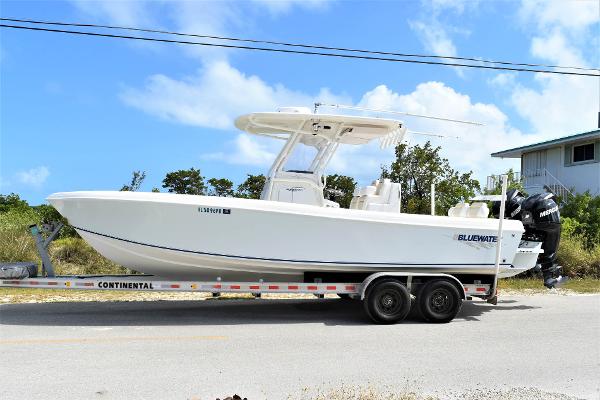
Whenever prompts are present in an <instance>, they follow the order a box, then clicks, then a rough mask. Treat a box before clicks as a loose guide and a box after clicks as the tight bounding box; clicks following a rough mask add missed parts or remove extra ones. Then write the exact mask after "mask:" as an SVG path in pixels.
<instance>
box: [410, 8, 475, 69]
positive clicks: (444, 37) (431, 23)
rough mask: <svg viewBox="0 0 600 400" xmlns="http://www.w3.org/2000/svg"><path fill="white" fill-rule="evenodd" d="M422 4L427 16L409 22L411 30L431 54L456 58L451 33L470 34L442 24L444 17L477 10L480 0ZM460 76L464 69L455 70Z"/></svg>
mask: <svg viewBox="0 0 600 400" xmlns="http://www.w3.org/2000/svg"><path fill="white" fill-rule="evenodd" d="M421 4H422V6H423V8H424V10H425V13H426V16H424V17H422V18H420V19H417V20H414V21H409V26H410V28H411V29H412V30H413V31H414V32H415V33H416V34H417V37H418V38H419V40H420V41H421V43H422V44H423V46H424V47H425V50H427V52H429V53H433V55H436V56H447V57H456V56H457V55H458V54H457V53H458V52H457V49H456V45H455V44H454V41H453V40H452V37H451V35H450V33H460V34H463V35H468V34H470V32H469V31H468V30H466V29H464V28H458V27H456V26H452V25H449V24H446V23H442V21H441V19H442V16H443V15H447V14H448V13H449V12H452V13H454V14H456V15H462V14H463V13H464V11H465V10H466V9H467V8H469V9H475V8H477V7H478V5H479V1H478V0H422V1H421ZM454 70H455V71H456V73H457V74H458V75H459V76H463V74H464V69H463V68H458V67H457V68H454Z"/></svg>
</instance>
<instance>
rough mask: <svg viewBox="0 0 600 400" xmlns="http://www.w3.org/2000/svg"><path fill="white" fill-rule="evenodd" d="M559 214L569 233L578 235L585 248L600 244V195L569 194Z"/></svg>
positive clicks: (586, 193) (587, 193)
mask: <svg viewBox="0 0 600 400" xmlns="http://www.w3.org/2000/svg"><path fill="white" fill-rule="evenodd" d="M560 215H561V217H562V218H563V224H566V225H567V227H566V229H567V230H569V234H570V235H578V236H579V237H580V239H581V240H582V241H583V245H584V246H585V247H586V248H588V249H592V248H593V247H595V246H598V245H600V196H592V195H591V194H590V193H589V192H585V193H581V194H577V195H574V196H570V197H569V201H568V202H567V203H565V204H564V205H563V206H562V208H561V210H560ZM563 229H565V226H563Z"/></svg>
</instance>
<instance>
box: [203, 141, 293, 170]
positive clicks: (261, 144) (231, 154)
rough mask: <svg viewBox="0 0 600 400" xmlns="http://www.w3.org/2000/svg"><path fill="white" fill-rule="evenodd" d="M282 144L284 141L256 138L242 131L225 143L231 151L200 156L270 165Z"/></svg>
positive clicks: (263, 165)
mask: <svg viewBox="0 0 600 400" xmlns="http://www.w3.org/2000/svg"><path fill="white" fill-rule="evenodd" d="M281 144H282V142H280V141H278V140H273V139H263V138H254V137H251V136H249V135H247V134H244V133H241V134H239V135H238V136H237V137H236V139H235V140H234V141H231V142H229V143H226V144H225V147H227V148H231V150H230V151H227V152H217V153H209V154H203V155H202V156H201V157H200V158H201V159H203V160H217V161H223V162H226V163H228V164H241V165H254V166H259V167H268V166H270V165H271V163H272V162H273V160H274V159H275V156H277V152H278V151H279V150H280V149H279V148H278V147H281ZM277 145H279V146H277Z"/></svg>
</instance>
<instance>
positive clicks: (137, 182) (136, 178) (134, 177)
mask: <svg viewBox="0 0 600 400" xmlns="http://www.w3.org/2000/svg"><path fill="white" fill-rule="evenodd" d="M144 179H146V171H133V173H132V174H131V183H130V184H129V185H123V187H122V188H121V192H136V191H138V190H139V188H140V186H142V183H143V182H144Z"/></svg>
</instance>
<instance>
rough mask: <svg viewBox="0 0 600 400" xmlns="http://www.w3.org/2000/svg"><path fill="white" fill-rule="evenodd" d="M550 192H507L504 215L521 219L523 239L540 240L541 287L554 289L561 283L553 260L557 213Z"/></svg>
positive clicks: (497, 209) (497, 211)
mask: <svg viewBox="0 0 600 400" xmlns="http://www.w3.org/2000/svg"><path fill="white" fill-rule="evenodd" d="M553 197H554V194H552V193H540V194H534V195H531V196H529V197H525V196H523V195H522V194H521V193H520V192H519V191H518V190H516V189H512V190H509V191H508V192H507V193H506V211H505V217H506V218H509V219H516V220H520V221H521V222H523V226H524V227H525V233H524V234H523V240H531V241H536V242H542V248H543V249H544V252H543V253H542V254H540V255H539V257H538V266H537V267H536V268H539V270H541V272H542V276H543V279H544V286H546V287H547V288H553V287H555V286H556V285H557V284H558V283H560V282H561V280H562V279H564V278H562V277H561V276H560V266H558V264H557V263H556V257H557V255H556V252H557V250H558V244H559V242H560V231H561V225H560V212H559V209H558V204H556V202H555V201H554V199H553ZM492 211H493V213H494V215H496V216H498V215H499V214H500V203H499V202H497V203H495V204H494V208H493V210H492Z"/></svg>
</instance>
